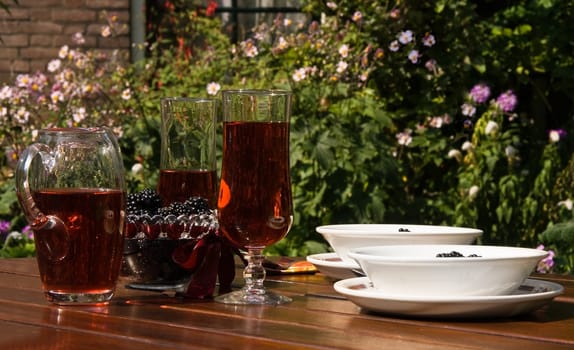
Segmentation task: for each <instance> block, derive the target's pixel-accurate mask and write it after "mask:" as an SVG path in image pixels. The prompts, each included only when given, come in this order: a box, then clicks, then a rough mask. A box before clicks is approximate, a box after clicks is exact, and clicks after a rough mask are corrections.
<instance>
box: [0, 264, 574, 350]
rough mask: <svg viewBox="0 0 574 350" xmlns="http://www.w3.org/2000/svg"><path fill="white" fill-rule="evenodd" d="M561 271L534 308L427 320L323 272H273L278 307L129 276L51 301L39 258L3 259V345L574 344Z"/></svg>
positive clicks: (569, 281) (571, 309) (573, 315)
mask: <svg viewBox="0 0 574 350" xmlns="http://www.w3.org/2000/svg"><path fill="white" fill-rule="evenodd" d="M557 279H560V280H561V281H562V282H563V285H565V286H568V287H567V291H566V293H565V294H564V295H563V296H561V297H559V298H556V299H555V301H554V302H553V303H551V304H550V305H549V306H548V307H546V308H544V309H542V310H539V311H537V312H535V313H532V314H530V315H525V316H521V317H515V318H510V319H492V320H424V319H408V318H398V317H390V316H385V315H379V314H372V313H368V312H364V311H362V310H361V309H360V308H359V307H357V306H356V305H354V304H353V303H351V302H349V301H347V300H345V299H344V298H342V297H341V296H339V295H337V293H336V292H334V290H333V288H332V281H329V280H327V279H326V278H325V277H324V276H322V275H320V274H316V275H292V276H272V277H270V279H269V281H268V282H269V283H268V285H269V286H270V287H271V288H273V289H276V290H277V291H279V292H281V293H283V294H286V295H290V296H291V297H293V299H294V301H293V303H291V304H287V305H281V306H277V307H272V306H271V307H270V306H264V307H260V306H230V305H224V304H219V303H215V302H213V301H211V300H208V301H191V300H182V299H179V298H173V297H170V296H167V295H162V294H159V293H153V292H145V291H134V290H130V289H126V288H124V287H123V281H122V282H120V285H119V288H118V291H117V296H116V297H114V300H113V302H112V303H111V304H110V305H109V306H106V307H99V308H98V307H85V306H82V307H77V306H74V307H58V306H55V305H51V304H49V303H47V302H46V301H45V299H44V297H43V294H42V292H41V289H40V281H39V276H38V274H37V268H36V267H35V261H34V260H32V259H15V260H0V349H4V348H6V349H27V348H34V349H36V348H38V349H42V347H40V346H44V348H50V347H49V346H56V344H60V345H62V346H63V348H66V347H67V345H71V344H74V345H75V346H77V345H78V344H84V343H86V344H88V343H89V344H97V345H93V346H92V345H86V347H84V348H87V349H91V348H98V349H102V348H105V347H106V346H108V347H111V348H114V349H115V348H120V349H121V348H130V349H132V348H138V349H143V350H145V349H148V348H151V347H152V346H153V347H154V349H171V348H182V347H186V348H222V349H226V348H229V349H231V348H233V349H242V348H245V349H248V348H255V347H257V348H261V349H263V348H265V349H278V348H281V349H305V348H309V349H323V348H341V349H367V348H373V347H383V346H384V347H386V348H399V347H400V348H406V349H438V348H440V349H517V350H526V349H535V348H536V349H537V350H538V349H540V348H542V347H544V348H545V349H572V348H574V288H572V285H573V283H574V279H573V278H571V276H566V277H561V276H560V277H557ZM2 326H5V327H2ZM16 329H18V330H17V331H16ZM25 334H29V335H30V336H29V337H25V336H23V335H25ZM41 339H46V341H45V342H44V343H41V341H40V340H41ZM110 344H112V345H110ZM52 348H53V347H52ZM70 348H73V347H70Z"/></svg>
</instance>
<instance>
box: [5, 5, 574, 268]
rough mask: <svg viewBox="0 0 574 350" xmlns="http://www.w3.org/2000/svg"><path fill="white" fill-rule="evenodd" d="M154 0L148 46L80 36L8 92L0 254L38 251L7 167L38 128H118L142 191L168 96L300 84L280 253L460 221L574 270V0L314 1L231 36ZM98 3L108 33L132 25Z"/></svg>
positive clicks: (213, 11) (210, 16)
mask: <svg viewBox="0 0 574 350" xmlns="http://www.w3.org/2000/svg"><path fill="white" fill-rule="evenodd" d="M150 3H152V2H151V1H148V14H147V18H148V22H147V27H146V32H147V38H146V41H145V43H141V44H138V45H136V46H134V47H133V48H132V52H133V49H134V48H135V49H137V50H139V51H141V52H143V53H144V55H143V56H144V57H142V58H141V59H138V60H136V61H135V62H134V61H133V60H131V59H130V57H129V54H130V50H125V49H124V50H113V45H112V47H111V48H112V50H110V47H108V48H107V49H105V50H102V49H93V48H89V47H86V42H85V38H86V37H87V34H88V33H87V32H85V31H84V32H82V31H79V32H77V33H70V35H69V39H70V42H69V43H68V44H63V45H62V47H61V48H60V49H59V51H58V52H57V54H55V55H54V57H53V58H52V59H50V60H49V62H48V64H47V65H46V66H45V67H42V69H40V70H38V71H37V72H30V73H29V74H26V73H23V74H18V75H16V76H14V77H13V79H12V80H11V81H10V82H8V83H6V84H4V85H3V86H1V87H0V121H1V124H0V125H1V126H0V135H1V137H2V139H1V140H2V145H1V146H2V147H1V148H0V152H1V154H0V156H1V160H0V162H1V163H0V164H1V173H0V218H1V220H2V221H1V222H2V224H1V225H2V226H1V227H0V232H1V233H2V249H1V250H0V252H1V255H2V256H23V255H28V254H33V245H32V244H31V237H29V236H28V235H27V234H26V224H25V222H24V220H23V218H22V216H21V213H20V210H19V207H18V205H17V201H16V195H15V192H14V179H13V170H14V166H15V164H16V161H17V159H18V155H19V152H20V151H21V150H22V149H23V148H24V147H25V146H26V145H27V144H29V143H30V142H32V140H33V138H34V135H35V132H36V131H37V130H38V129H39V128H42V127H46V126H51V125H60V126H82V125H95V124H99V125H101V124H105V125H109V126H111V127H112V128H114V130H115V131H116V133H117V135H118V136H119V137H120V143H121V146H122V150H123V153H124V161H125V165H126V169H127V172H128V181H129V187H130V191H138V190H141V189H143V188H146V187H152V188H154V187H155V186H156V181H157V175H158V165H159V99H160V98H161V97H164V96H209V95H218V93H219V91H220V90H221V89H225V88H240V87H251V88H270V87H276V88H286V89H290V90H292V91H293V93H294V97H295V98H294V102H293V116H292V125H291V169H292V185H293V194H294V205H295V223H294V225H293V228H292V230H291V232H290V233H289V235H288V236H287V238H286V239H284V240H283V241H282V242H280V243H278V244H276V245H275V246H273V247H270V248H269V249H268V250H267V252H268V253H270V254H282V255H298V256H305V255H307V254H311V253H316V252H321V251H325V250H327V249H328V246H327V245H326V244H325V242H324V241H323V240H322V238H321V237H320V235H318V234H317V233H316V232H315V230H314V228H315V227H316V226H318V225H323V224H336V223H412V224H415V223H417V224H434V225H460V226H471V227H478V228H480V229H483V230H484V236H483V238H482V239H481V242H480V243H483V244H499V245H502V244H504V245H516V246H525V247H537V246H539V245H540V244H543V245H544V246H545V248H546V249H552V251H553V253H554V254H555V255H554V262H553V264H554V265H552V264H550V265H548V266H546V268H547V269H553V270H554V271H555V272H566V273H569V272H572V271H573V270H572V269H573V268H574V224H573V223H572V210H573V207H572V200H573V199H574V194H573V192H574V173H573V170H574V158H573V157H572V154H573V153H572V150H573V147H574V143H573V142H572V140H573V139H572V136H571V135H572V134H573V133H574V129H573V117H574V103H573V101H574V56H573V55H572V52H574V39H573V38H572V35H571V23H572V19H574V1H571V0H530V1H526V0H517V1H494V0H483V1H470V0H468V1H466V0H460V1H446V0H439V1H414V0H413V1H382V0H376V1H355V0H341V1H319V0H304V1H302V2H301V4H302V12H303V14H304V16H303V18H304V19H303V20H302V19H301V17H300V16H291V15H289V14H275V15H273V17H272V18H271V20H269V21H265V22H262V23H258V24H257V25H255V26H254V27H253V28H247V30H245V31H243V32H242V36H241V38H240V39H239V40H238V41H236V42H233V41H232V40H231V39H230V35H229V34H230V32H231V31H232V30H233V28H234V27H233V26H234V24H233V23H230V22H228V21H226V20H225V17H222V16H219V15H218V12H217V8H218V4H217V2H215V1H183V0H172V1H157V2H153V4H154V6H149V5H150ZM0 4H2V6H3V7H6V6H8V7H9V8H10V9H13V8H17V6H18V5H17V4H13V3H12V2H8V1H6V0H3V1H2V2H0ZM0 11H1V10H0ZM103 15H104V17H103V18H105V21H104V23H103V24H101V25H99V26H98V27H99V29H100V30H99V33H98V34H99V35H100V36H101V37H102V38H109V39H110V40H114V38H118V37H121V36H122V35H124V36H125V35H126V34H125V30H126V27H125V26H124V24H123V23H122V22H121V20H120V18H118V16H116V15H114V13H113V11H108V12H107V13H104V14H103ZM222 18H223V19H222ZM92 34H93V33H92ZM98 40H99V39H98ZM2 45H3V43H1V42H0V47H1V46H2Z"/></svg>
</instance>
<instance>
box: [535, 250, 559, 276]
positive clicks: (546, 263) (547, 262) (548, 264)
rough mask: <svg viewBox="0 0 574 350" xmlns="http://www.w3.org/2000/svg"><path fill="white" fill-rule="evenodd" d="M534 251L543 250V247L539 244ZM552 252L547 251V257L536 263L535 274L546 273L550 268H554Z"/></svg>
mask: <svg viewBox="0 0 574 350" xmlns="http://www.w3.org/2000/svg"><path fill="white" fill-rule="evenodd" d="M536 249H540V250H544V245H542V244H540V245H539V246H538V247H536ZM554 255H555V253H554V251H553V250H551V249H550V250H548V255H547V256H546V257H545V258H544V259H542V260H540V262H538V266H536V272H539V273H547V272H550V271H552V268H553V267H554Z"/></svg>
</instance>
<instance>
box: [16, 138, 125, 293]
mask: <svg viewBox="0 0 574 350" xmlns="http://www.w3.org/2000/svg"><path fill="white" fill-rule="evenodd" d="M16 190H17V194H18V200H19V202H20V205H21V207H22V209H23V211H24V214H25V216H26V219H27V220H28V222H29V223H30V225H31V228H32V230H33V231H34V241H35V245H36V256H37V262H38V267H39V270H40V276H41V279H42V286H43V288H44V293H45V295H46V297H47V299H48V300H49V301H51V302H54V303H57V304H94V303H96V304H97V303H107V302H108V301H109V300H110V299H111V298H112V296H113V293H114V289H115V285H116V283H117V279H118V275H119V272H120V266H121V259H122V249H123V239H124V222H125V206H126V184H125V174H124V166H123V161H122V156H121V151H120V148H119V145H118V143H117V140H116V138H115V136H114V135H113V133H112V132H111V131H110V130H109V129H107V128H88V129H85V128H54V129H45V130H40V131H39V133H38V139H37V142H36V143H34V144H32V145H30V146H28V147H27V148H26V150H24V152H23V153H22V155H21V157H20V160H19V162H18V167H17V170H16Z"/></svg>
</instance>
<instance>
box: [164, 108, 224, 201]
mask: <svg viewBox="0 0 574 350" xmlns="http://www.w3.org/2000/svg"><path fill="white" fill-rule="evenodd" d="M219 106H220V101H219V100H217V99H212V98H191V97H170V98H163V99H162V100H161V119H162V123H161V157H160V174H159V183H158V193H159V195H160V197H161V199H162V205H163V206H168V205H169V204H171V203H173V202H185V200H187V199H189V198H190V197H194V196H199V197H203V198H205V199H207V200H208V202H209V205H210V208H212V209H215V207H216V204H217V203H216V200H217V161H216V131H215V128H216V123H217V116H218V111H219V109H220V108H219Z"/></svg>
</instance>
